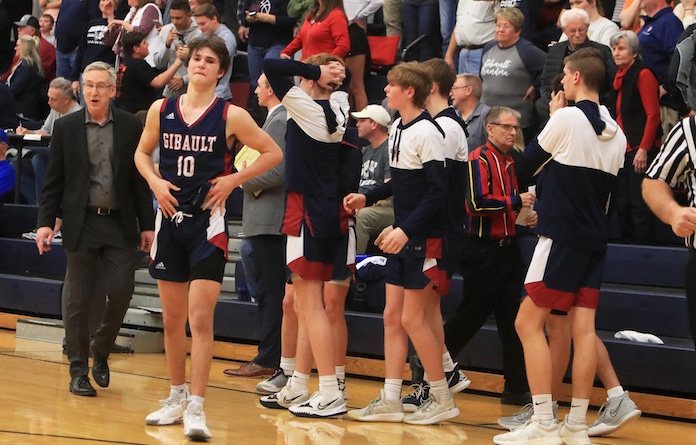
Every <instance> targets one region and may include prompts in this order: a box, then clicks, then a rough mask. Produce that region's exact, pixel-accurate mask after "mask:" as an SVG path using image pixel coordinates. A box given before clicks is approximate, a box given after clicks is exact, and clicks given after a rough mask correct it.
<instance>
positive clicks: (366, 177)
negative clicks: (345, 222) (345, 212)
mask: <svg viewBox="0 0 696 445" xmlns="http://www.w3.org/2000/svg"><path fill="white" fill-rule="evenodd" d="M350 115H351V116H352V117H353V118H354V119H356V120H357V123H356V125H357V127H358V136H359V137H360V138H362V139H365V140H366V141H368V142H369V143H370V145H366V146H364V147H363V148H362V157H363V168H362V173H361V174H360V188H359V190H358V192H359V193H367V192H368V191H369V190H372V189H374V188H378V187H380V186H381V185H382V184H384V183H385V182H387V181H389V180H390V179H391V173H390V171H389V149H388V147H387V141H388V139H389V124H390V122H391V117H390V116H389V112H388V111H387V110H386V109H384V107H382V106H381V105H368V106H366V107H365V108H363V110H362V111H358V112H355V113H351V114H350ZM393 223H394V206H393V204H392V199H391V198H389V199H385V200H381V201H377V202H376V203H375V204H374V205H371V206H370V207H365V208H363V209H360V211H359V212H358V213H357V215H356V216H355V238H356V253H359V254H363V253H365V251H366V250H367V247H368V243H369V240H370V239H371V238H374V237H376V236H377V235H379V233H380V232H381V231H382V229H384V228H385V227H387V226H390V225H392V224H393Z"/></svg>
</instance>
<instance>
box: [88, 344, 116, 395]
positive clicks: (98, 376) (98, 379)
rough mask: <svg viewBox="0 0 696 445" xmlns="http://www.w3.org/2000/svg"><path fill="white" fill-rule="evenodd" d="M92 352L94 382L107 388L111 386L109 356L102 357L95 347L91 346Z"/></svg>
mask: <svg viewBox="0 0 696 445" xmlns="http://www.w3.org/2000/svg"><path fill="white" fill-rule="evenodd" d="M90 349H91V350H92V359H93V363H92V377H94V382H95V383H96V384H97V385H99V386H101V387H102V388H106V387H108V386H109V379H110V377H111V375H110V372H109V362H108V356H104V355H101V354H100V353H98V352H97V351H96V350H95V349H94V345H93V344H92V345H90Z"/></svg>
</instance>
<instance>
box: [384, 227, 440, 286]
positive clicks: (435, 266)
mask: <svg viewBox="0 0 696 445" xmlns="http://www.w3.org/2000/svg"><path fill="white" fill-rule="evenodd" d="M446 249H447V244H446V242H445V241H444V239H439V238H438V239H430V240H428V242H427V244H426V252H425V258H418V257H411V256H408V255H404V254H403V251H402V252H400V253H399V254H397V255H389V256H388V257H387V266H386V282H387V283H389V284H393V285H395V286H400V287H403V288H404V289H414V290H420V289H425V288H426V286H428V285H429V284H430V285H431V286H432V288H433V289H435V291H436V292H437V293H438V294H439V295H447V293H448V292H449V285H450V279H449V277H448V273H447V255H446Z"/></svg>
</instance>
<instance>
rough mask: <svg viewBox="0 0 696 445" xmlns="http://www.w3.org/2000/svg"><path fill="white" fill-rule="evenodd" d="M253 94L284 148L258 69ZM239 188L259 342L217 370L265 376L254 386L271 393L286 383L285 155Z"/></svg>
mask: <svg viewBox="0 0 696 445" xmlns="http://www.w3.org/2000/svg"><path fill="white" fill-rule="evenodd" d="M254 93H256V95H257V96H258V98H259V99H258V100H259V105H261V106H262V107H266V108H268V117H267V118H266V121H265V122H264V124H263V127H262V130H264V131H265V132H266V133H268V135H269V136H271V138H273V140H274V141H275V142H276V144H278V146H279V147H280V148H281V149H282V150H285V130H286V128H287V112H286V111H285V107H284V106H283V105H282V104H281V103H280V99H278V97H277V96H276V95H275V93H273V89H272V88H271V85H270V84H269V83H268V79H266V76H265V75H264V74H261V76H260V77H259V79H258V85H257V87H256V89H255V90H254ZM242 188H243V189H244V210H243V215H244V217H243V219H242V231H243V232H244V236H245V238H244V239H243V240H242V243H248V244H249V248H248V249H241V250H242V251H250V252H251V254H250V255H248V257H247V258H244V257H243V258H242V263H243V265H244V272H245V274H246V275H247V282H253V283H254V284H255V285H254V286H253V287H254V290H255V295H254V296H255V297H256V300H257V301H258V303H259V321H260V323H261V326H260V334H261V335H260V337H261V339H260V340H261V342H260V344H259V348H258V354H257V355H256V357H254V359H253V360H252V361H250V362H248V363H245V364H243V365H242V366H241V367H240V368H238V369H225V370H224V371H223V372H224V373H225V374H227V375H230V376H233V377H261V376H266V377H270V378H269V379H267V380H264V381H263V382H261V383H259V384H258V385H257V386H256V389H257V390H258V391H261V392H266V393H270V394H275V393H277V392H278V391H280V390H281V389H283V386H285V383H286V382H287V378H286V375H285V374H284V373H283V371H282V370H278V365H279V363H280V360H281V355H280V325H281V319H282V318H283V295H285V235H283V234H282V233H280V226H281V225H282V223H283V216H284V208H285V159H283V160H282V161H281V162H280V164H278V165H277V166H275V167H273V168H272V169H271V170H269V171H267V172H266V173H264V174H262V175H260V176H257V177H256V178H254V179H251V180H249V181H247V182H245V183H244V184H242ZM280 364H281V365H282V363H280Z"/></svg>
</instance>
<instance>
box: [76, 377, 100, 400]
mask: <svg viewBox="0 0 696 445" xmlns="http://www.w3.org/2000/svg"><path fill="white" fill-rule="evenodd" d="M70 392H71V393H73V394H75V395H76V396H89V397H94V396H96V395H97V390H96V389H94V387H93V386H92V384H91V383H89V377H87V376H86V375H81V376H78V377H73V378H72V379H71V380H70Z"/></svg>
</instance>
